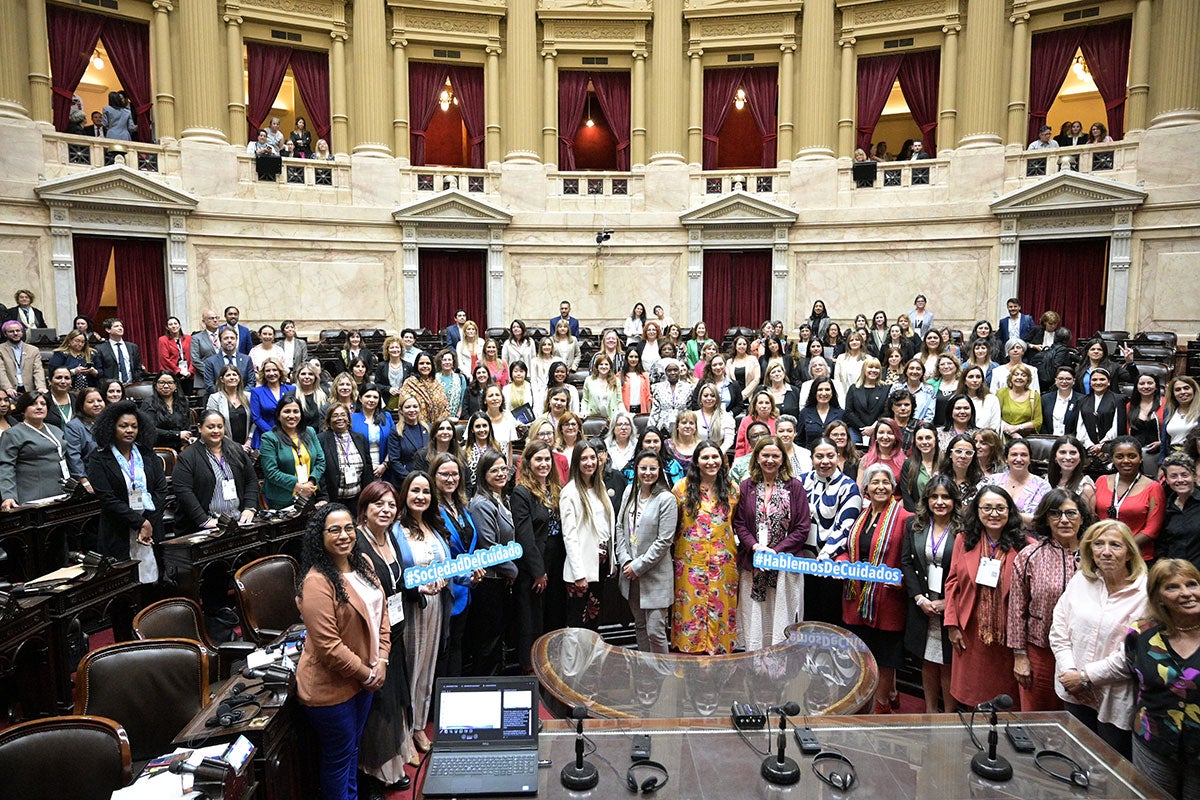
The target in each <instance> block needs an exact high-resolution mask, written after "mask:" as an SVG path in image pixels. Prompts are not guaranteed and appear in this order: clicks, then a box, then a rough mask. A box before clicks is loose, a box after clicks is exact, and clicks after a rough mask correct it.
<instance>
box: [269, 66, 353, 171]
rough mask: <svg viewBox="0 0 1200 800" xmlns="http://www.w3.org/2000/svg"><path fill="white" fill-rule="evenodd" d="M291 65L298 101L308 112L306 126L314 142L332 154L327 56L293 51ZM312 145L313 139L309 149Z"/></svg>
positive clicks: (314, 148) (314, 145)
mask: <svg viewBox="0 0 1200 800" xmlns="http://www.w3.org/2000/svg"><path fill="white" fill-rule="evenodd" d="M291 66H292V75H293V76H295V78H296V88H297V89H299V90H300V99H301V100H303V101H304V107H305V108H307V109H308V126H309V128H311V129H312V130H313V131H315V132H316V137H317V138H318V139H324V140H325V141H326V142H329V149H330V151H331V152H332V151H333V142H330V141H329V132H330V124H329V54H328V53H326V52H325V51H323V50H293V51H292V59H291ZM276 91H278V90H276ZM343 144H344V143H343ZM316 145H317V143H316V141H315V140H314V141H313V150H316Z"/></svg>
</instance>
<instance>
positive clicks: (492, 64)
mask: <svg viewBox="0 0 1200 800" xmlns="http://www.w3.org/2000/svg"><path fill="white" fill-rule="evenodd" d="M486 52H487V63H486V64H484V67H483V82H484V91H483V105H484V118H485V122H486V123H487V141H486V142H485V143H484V148H485V150H486V151H487V152H486V156H487V161H488V163H489V164H492V163H497V162H499V161H500V52H501V50H500V45H499V43H496V44H490V45H488V47H487V51H486Z"/></svg>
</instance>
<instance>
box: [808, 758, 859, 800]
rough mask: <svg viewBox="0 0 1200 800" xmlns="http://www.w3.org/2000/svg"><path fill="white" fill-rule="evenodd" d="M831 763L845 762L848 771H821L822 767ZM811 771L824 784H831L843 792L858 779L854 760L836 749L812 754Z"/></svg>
mask: <svg viewBox="0 0 1200 800" xmlns="http://www.w3.org/2000/svg"><path fill="white" fill-rule="evenodd" d="M831 764H845V765H846V768H847V770H848V771H847V772H843V771H841V770H839V769H830V770H828V771H827V772H826V771H822V767H825V766H826V765H831ZM812 771H813V774H814V775H816V776H817V777H818V778H820V779H821V782H822V783H824V784H825V785H826V786H832V787H833V788H834V789H839V790H841V791H843V792H846V791H849V790H850V789H851V787H853V786H854V782H855V781H856V780H857V779H858V771H857V770H856V769H855V768H854V762H853V761H851V760H850V759H849V758H847V757H846V756H844V755H843V754H841V753H839V752H838V751H837V750H822V751H821V752H819V753H817V754H816V755H815V756H813V760H812Z"/></svg>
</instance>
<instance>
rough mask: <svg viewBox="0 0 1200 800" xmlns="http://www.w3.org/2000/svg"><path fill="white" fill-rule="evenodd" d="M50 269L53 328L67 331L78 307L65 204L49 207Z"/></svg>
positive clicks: (72, 245)
mask: <svg viewBox="0 0 1200 800" xmlns="http://www.w3.org/2000/svg"><path fill="white" fill-rule="evenodd" d="M50 266H51V267H53V268H54V313H55V315H56V322H55V323H54V324H55V325H57V326H58V327H59V328H64V327H65V323H64V321H65V320H68V319H74V317H75V313H76V311H75V307H76V304H77V299H76V295H75V243H74V241H73V240H72V238H71V208H70V206H69V205H66V204H62V205H58V204H54V203H51V205H50ZM180 319H183V318H182V317H180Z"/></svg>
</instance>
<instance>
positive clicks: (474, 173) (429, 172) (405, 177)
mask: <svg viewBox="0 0 1200 800" xmlns="http://www.w3.org/2000/svg"><path fill="white" fill-rule="evenodd" d="M498 178H499V176H498V175H496V174H495V173H492V172H488V171H487V170H486V169H466V168H463V167H410V168H409V169H407V170H403V171H401V173H400V180H401V183H402V185H403V186H404V188H405V191H408V192H418V193H423V192H445V191H447V190H450V189H457V190H458V191H460V192H466V193H468V194H483V195H486V194H494V193H496V192H498V191H499V190H500V187H499V180H498Z"/></svg>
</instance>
